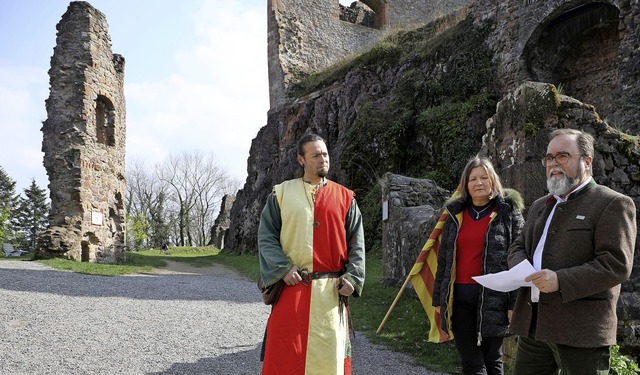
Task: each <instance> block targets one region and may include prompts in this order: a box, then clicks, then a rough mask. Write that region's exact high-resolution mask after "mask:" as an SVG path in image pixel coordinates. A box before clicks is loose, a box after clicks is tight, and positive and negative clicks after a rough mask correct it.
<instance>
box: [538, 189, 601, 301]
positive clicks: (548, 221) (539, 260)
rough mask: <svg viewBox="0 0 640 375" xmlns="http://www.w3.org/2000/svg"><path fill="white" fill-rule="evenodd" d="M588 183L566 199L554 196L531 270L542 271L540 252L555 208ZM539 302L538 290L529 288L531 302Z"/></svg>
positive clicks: (573, 191) (574, 190) (542, 249)
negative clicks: (554, 200) (554, 199)
mask: <svg viewBox="0 0 640 375" xmlns="http://www.w3.org/2000/svg"><path fill="white" fill-rule="evenodd" d="M589 182H591V178H588V179H587V180H586V181H585V182H583V183H581V184H580V185H579V186H578V187H577V188H575V189H573V190H572V191H571V193H569V194H567V195H566V198H564V197H561V196H559V195H554V197H555V198H556V204H554V205H553V209H551V213H550V214H549V217H548V218H547V222H546V223H545V224H544V230H543V231H542V236H541V237H540V241H538V245H537V246H536V250H535V251H534V252H533V268H535V270H536V271H540V270H541V269H542V252H543V251H544V244H545V242H546V241H547V232H548V231H549V224H551V219H553V214H554V213H555V212H556V207H558V203H562V202H566V201H567V200H568V199H569V197H570V196H571V194H573V193H575V192H578V191H580V190H581V189H582V188H583V187H585V186H586V185H587V184H588V183H589ZM538 300H540V289H538V288H536V287H535V286H532V287H531V302H538Z"/></svg>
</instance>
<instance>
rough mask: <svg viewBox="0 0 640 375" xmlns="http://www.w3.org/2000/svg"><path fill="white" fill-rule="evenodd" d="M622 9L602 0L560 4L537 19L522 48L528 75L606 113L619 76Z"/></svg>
mask: <svg viewBox="0 0 640 375" xmlns="http://www.w3.org/2000/svg"><path fill="white" fill-rule="evenodd" d="M619 26H620V10H619V9H618V8H617V7H616V6H614V5H611V4H609V3H606V2H591V3H586V4H580V5H577V6H576V5H574V6H572V7H570V8H568V9H567V8H566V7H564V8H562V7H561V8H559V9H558V10H557V11H556V12H554V13H552V14H551V15H550V16H549V17H547V19H546V20H545V21H543V22H541V23H540V25H539V26H538V28H537V29H536V30H535V31H534V32H533V34H532V35H531V38H530V39H529V41H528V42H527V44H526V45H525V48H524V51H523V52H524V53H523V56H524V60H525V66H526V69H527V71H528V73H529V74H530V75H531V77H532V78H533V79H534V80H536V81H540V82H548V83H552V84H554V85H556V86H557V87H559V88H560V89H561V91H562V93H563V94H566V95H570V96H573V97H575V98H577V99H579V100H580V101H582V102H584V103H589V104H593V105H594V106H595V107H596V109H597V111H598V113H599V114H600V115H602V116H607V115H608V114H610V113H611V111H612V107H613V93H614V91H615V89H616V86H617V84H618V81H619V77H618V66H617V61H618V59H617V56H618V49H619V46H620V42H621V40H622V35H621V34H622V33H621V32H620V31H619V30H620V29H621V28H620V27H619Z"/></svg>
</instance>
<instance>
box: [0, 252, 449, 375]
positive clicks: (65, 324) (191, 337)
mask: <svg viewBox="0 0 640 375" xmlns="http://www.w3.org/2000/svg"><path fill="white" fill-rule="evenodd" d="M169 268H170V269H169V270H158V272H156V273H153V274H144V275H128V276H117V277H102V276H90V275H82V274H77V273H73V272H66V271H59V270H56V269H53V268H51V267H48V266H46V265H43V264H41V263H38V262H28V261H0V316H1V317H2V318H1V319H0V343H2V346H1V347H0V374H2V375H7V374H11V375H13V374H25V375H26V374H29V375H32V374H56V375H57V374H109V375H112V374H223V375H227V374H230V375H243V374H247V375H256V374H260V368H261V362H260V360H259V358H260V345H261V342H262V334H263V332H264V326H265V322H266V320H267V317H268V315H269V307H267V306H265V305H264V304H263V303H262V302H261V300H260V296H259V294H258V291H257V289H256V287H255V284H254V283H253V282H252V281H249V280H248V279H246V278H243V277H241V276H239V275H238V274H237V273H235V272H234V271H232V270H229V269H227V268H224V267H222V266H216V267H210V268H206V269H201V268H198V269H194V268H192V267H189V266H186V265H183V264H180V263H177V262H172V263H171V265H170V267H169ZM353 373H354V375H371V374H373V375H376V374H384V375H392V374H401V375H405V374H416V375H434V374H436V373H433V372H430V371H428V370H426V369H424V368H422V367H419V366H415V365H414V362H413V360H412V359H411V358H410V357H408V356H406V355H404V354H399V353H395V352H392V351H389V350H387V349H385V348H384V347H381V346H378V345H373V344H370V343H369V342H368V341H367V339H366V337H365V336H364V335H362V334H360V333H357V334H356V343H355V345H354V353H353Z"/></svg>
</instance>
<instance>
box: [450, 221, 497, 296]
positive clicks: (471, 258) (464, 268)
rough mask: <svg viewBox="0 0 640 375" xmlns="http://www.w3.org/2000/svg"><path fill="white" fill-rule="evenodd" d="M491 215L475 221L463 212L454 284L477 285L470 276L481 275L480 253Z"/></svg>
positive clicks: (457, 245)
mask: <svg viewBox="0 0 640 375" xmlns="http://www.w3.org/2000/svg"><path fill="white" fill-rule="evenodd" d="M492 216H493V214H491V215H487V216H485V217H483V218H482V219H480V220H478V221H476V220H473V219H472V218H471V216H470V215H469V210H464V216H463V217H462V227H461V228H460V231H459V232H458V241H457V242H456V247H457V250H456V283H457V284H477V282H476V281H475V280H473V279H472V278H471V276H480V275H482V251H483V250H484V241H485V237H486V234H487V229H488V228H489V221H491V217H492Z"/></svg>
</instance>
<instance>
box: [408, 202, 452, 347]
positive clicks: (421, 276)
mask: <svg viewBox="0 0 640 375" xmlns="http://www.w3.org/2000/svg"><path fill="white" fill-rule="evenodd" d="M457 195H458V192H457V191H456V192H455V193H454V194H453V196H452V198H453V197H456V196H457ZM448 216H449V212H448V211H447V210H446V209H445V210H444V212H443V213H442V215H440V218H439V219H438V222H437V223H436V226H435V228H434V229H433V231H432V232H431V235H430V236H429V239H428V240H427V242H426V243H425V244H424V246H423V247H422V251H420V254H418V259H416V263H415V264H414V265H413V268H411V272H409V280H410V281H411V284H412V285H413V288H414V289H415V291H416V293H417V294H418V298H420V302H421V303H422V307H423V308H424V311H425V312H426V313H427V317H428V318H429V326H430V328H429V342H435V343H442V342H445V341H448V340H451V339H453V333H452V332H446V331H444V330H442V324H441V323H442V317H441V316H440V313H438V312H436V309H435V307H433V304H432V302H433V287H434V283H435V279H436V270H437V269H438V252H439V251H440V240H441V238H442V229H443V228H444V222H445V221H446V220H447V217H448ZM453 272H455V271H453ZM452 277H454V278H455V275H452ZM449 296H450V297H449V298H450V299H451V300H450V301H449V306H451V302H452V299H453V293H449ZM448 311H449V313H448V314H447V315H448V316H447V317H445V318H446V319H447V320H448V321H449V324H448V327H449V328H450V327H451V309H448Z"/></svg>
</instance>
